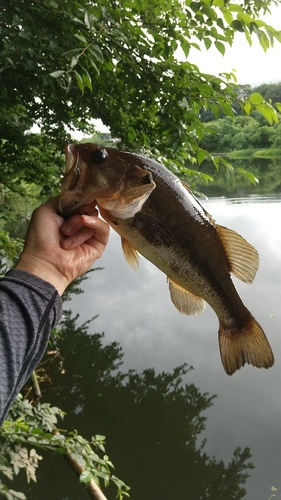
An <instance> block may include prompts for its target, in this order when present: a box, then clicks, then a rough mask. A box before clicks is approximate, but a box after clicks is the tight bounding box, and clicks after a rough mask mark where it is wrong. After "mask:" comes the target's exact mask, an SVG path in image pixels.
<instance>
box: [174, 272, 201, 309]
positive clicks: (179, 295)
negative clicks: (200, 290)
mask: <svg viewBox="0 0 281 500" xmlns="http://www.w3.org/2000/svg"><path fill="white" fill-rule="evenodd" d="M168 282H169V290H170V295H171V301H172V302H173V304H174V306H175V307H176V308H177V310H178V311H179V312H180V313H184V314H189V315H197V314H201V313H202V312H203V311H204V310H205V308H206V302H205V300H204V299H202V297H199V295H195V294H194V293H192V292H189V291H188V290H186V289H185V288H183V287H181V286H180V285H178V284H177V283H175V281H173V280H172V279H170V278H168Z"/></svg>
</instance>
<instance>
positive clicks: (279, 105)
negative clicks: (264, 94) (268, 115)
mask: <svg viewBox="0 0 281 500" xmlns="http://www.w3.org/2000/svg"><path fill="white" fill-rule="evenodd" d="M275 106H276V108H277V109H278V111H280V112H281V102H276V103H275Z"/></svg>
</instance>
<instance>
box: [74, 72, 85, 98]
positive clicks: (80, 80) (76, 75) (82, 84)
mask: <svg viewBox="0 0 281 500" xmlns="http://www.w3.org/2000/svg"><path fill="white" fill-rule="evenodd" d="M74 74H75V78H76V83H77V85H78V87H79V89H80V90H81V92H82V93H83V92H84V83H83V79H82V77H81V75H79V73H77V71H74Z"/></svg>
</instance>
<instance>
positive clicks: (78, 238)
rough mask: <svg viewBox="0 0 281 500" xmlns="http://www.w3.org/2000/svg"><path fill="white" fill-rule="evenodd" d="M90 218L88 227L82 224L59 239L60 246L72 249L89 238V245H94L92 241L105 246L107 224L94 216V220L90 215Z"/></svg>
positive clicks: (107, 231)
mask: <svg viewBox="0 0 281 500" xmlns="http://www.w3.org/2000/svg"><path fill="white" fill-rule="evenodd" d="M90 219H91V220H90V227H87V226H86V225H84V226H83V227H82V228H81V229H80V230H79V231H77V232H75V233H74V234H72V235H70V236H66V237H65V238H63V239H62V240H61V241H60V246H61V247H62V248H64V249H65V250H73V249H74V248H77V247H79V246H81V245H83V243H88V242H89V240H91V242H90V245H91V246H95V245H94V244H93V242H94V241H95V242H99V243H101V244H102V245H103V246H105V245H106V244H107V241H108V236H109V228H108V225H107V224H106V223H104V222H103V221H101V220H100V219H98V218H97V217H95V219H96V220H95V221H94V220H93V218H92V217H90ZM88 244H89V243H88Z"/></svg>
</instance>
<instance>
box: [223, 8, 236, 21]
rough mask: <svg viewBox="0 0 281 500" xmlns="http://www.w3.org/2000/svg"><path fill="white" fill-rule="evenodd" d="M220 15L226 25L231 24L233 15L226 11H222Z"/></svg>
mask: <svg viewBox="0 0 281 500" xmlns="http://www.w3.org/2000/svg"><path fill="white" fill-rule="evenodd" d="M222 15H223V17H224V19H225V21H226V22H227V24H231V23H232V22H233V15H232V14H231V12H230V11H229V10H228V9H222Z"/></svg>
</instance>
